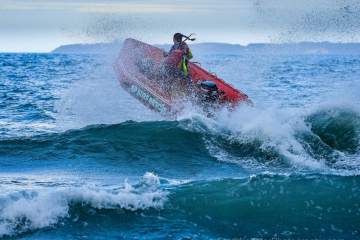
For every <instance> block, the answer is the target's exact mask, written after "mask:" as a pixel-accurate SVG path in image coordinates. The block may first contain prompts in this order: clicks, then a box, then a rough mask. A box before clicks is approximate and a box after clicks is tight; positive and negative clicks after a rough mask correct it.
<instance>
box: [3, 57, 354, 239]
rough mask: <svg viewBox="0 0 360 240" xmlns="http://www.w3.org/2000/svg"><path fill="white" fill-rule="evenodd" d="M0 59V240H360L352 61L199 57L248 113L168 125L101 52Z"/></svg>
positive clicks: (192, 116) (188, 114) (190, 114)
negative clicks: (245, 100)
mask: <svg viewBox="0 0 360 240" xmlns="http://www.w3.org/2000/svg"><path fill="white" fill-rule="evenodd" d="M0 59H1V61H0V238H4V239H196V238H197V239H218V238H225V239H234V238H238V239H239V238H243V239H244V238H248V239H250V238H258V239H259V238H270V239H271V238H277V239H289V238H297V239H309V238H314V239H315V238H317V239H330V238H331V239H334V238H337V239H360V231H359V227H360V206H359V205H360V178H359V166H360V107H359V106H360V99H359V95H358V92H359V89H360V79H359V76H360V67H359V66H360V56H359V55H204V56H199V57H198V59H196V60H198V61H201V62H202V65H203V67H204V68H205V69H206V70H211V71H212V72H216V74H217V75H218V76H219V77H220V78H222V79H224V80H225V81H227V82H229V83H230V84H232V85H234V87H236V88H238V89H240V90H242V91H243V92H244V93H246V94H247V95H249V98H250V99H251V100H252V101H253V102H254V105H255V107H253V108H251V107H239V108H238V109H236V110H235V111H233V112H228V111H226V110H223V111H221V112H216V113H214V118H211V119H210V118H207V117H206V116H204V115H202V114H201V113H199V112H197V111H196V109H187V110H186V111H185V112H184V113H183V114H182V115H181V116H179V117H178V119H176V120H173V121H170V120H166V119H163V118H162V117H161V116H159V115H158V114H157V113H155V112H152V111H151V110H149V109H147V108H146V107H145V106H143V105H142V104H141V103H140V102H138V101H137V100H136V99H134V98H132V97H131V96H130V95H129V94H128V93H126V92H125V91H124V90H122V89H121V87H120V84H119V82H118V80H117V78H116V75H115V73H114V70H113V69H112V61H113V57H112V56H107V55H96V54H92V55H86V54H82V55H77V54H0Z"/></svg>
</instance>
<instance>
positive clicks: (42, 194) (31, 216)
mask: <svg viewBox="0 0 360 240" xmlns="http://www.w3.org/2000/svg"><path fill="white" fill-rule="evenodd" d="M159 187H160V181H159V178H158V177H157V176H155V175H153V174H151V173H146V174H145V175H144V177H143V180H142V181H140V182H139V183H138V184H136V185H134V186H131V185H130V184H128V183H127V182H125V187H123V188H120V189H119V188H115V189H108V188H102V187H96V186H83V187H69V188H57V189H50V190H49V189H46V190H45V189H43V190H37V191H28V190H22V191H20V192H14V193H8V194H2V195H1V196H0V237H3V236H14V235H17V234H20V233H23V232H27V231H31V230H37V229H42V228H46V227H51V226H55V225H56V224H58V223H60V222H61V219H63V218H69V217H70V214H69V210H70V208H72V207H73V206H74V205H77V204H80V205H81V206H83V207H85V206H89V207H91V208H94V209H95V210H98V209H123V210H128V211H138V210H145V209H148V208H156V209H159V208H162V207H163V206H164V203H165V202H166V201H167V195H168V192H166V191H162V190H160V189H159Z"/></svg>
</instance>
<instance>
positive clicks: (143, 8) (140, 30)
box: [0, 0, 360, 52]
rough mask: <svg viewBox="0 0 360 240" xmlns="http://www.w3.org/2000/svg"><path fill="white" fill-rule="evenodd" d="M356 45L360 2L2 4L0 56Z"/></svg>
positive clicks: (54, 0) (75, 0) (60, 0)
mask: <svg viewBox="0 0 360 240" xmlns="http://www.w3.org/2000/svg"><path fill="white" fill-rule="evenodd" d="M176 32H181V33H183V34H190V33H196V38H197V41H196V42H198V43H200V42H224V43H232V44H241V45H247V44H249V43H268V42H271V43H281V42H300V41H330V42H360V0H222V1H215V0H192V1H188V0H181V1H177V0H175V1H171V0H146V1H145V0H144V1H136V0H133V1H125V0H116V1H115V0H105V1H95V0H86V1H85V0H47V1H45V0H0V52H49V51H51V50H53V49H54V48H56V47H58V46H60V45H64V44H72V43H95V42H113V41H122V40H124V39H125V38H128V37H132V38H136V39H139V40H142V41H145V42H148V43H151V44H155V43H158V44H163V43H171V42H172V36H173V34H174V33H176Z"/></svg>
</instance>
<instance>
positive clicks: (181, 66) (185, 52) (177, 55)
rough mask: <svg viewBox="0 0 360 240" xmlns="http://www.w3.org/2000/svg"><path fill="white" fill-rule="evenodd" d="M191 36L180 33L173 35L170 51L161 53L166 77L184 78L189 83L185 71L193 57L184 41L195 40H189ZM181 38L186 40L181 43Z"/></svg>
mask: <svg viewBox="0 0 360 240" xmlns="http://www.w3.org/2000/svg"><path fill="white" fill-rule="evenodd" d="M191 35H193V34H190V35H189V36H185V35H183V34H181V33H175V34H174V37H173V41H174V45H173V46H172V47H171V49H170V51H169V52H168V53H167V54H166V53H165V52H163V55H164V57H166V60H165V71H166V73H167V75H170V76H172V77H175V78H182V77H183V76H185V77H186V79H187V81H188V82H190V77H189V73H188V70H187V65H188V61H189V60H190V59H191V58H192V57H193V55H192V53H191V51H190V48H189V46H188V45H187V44H186V43H185V41H186V40H190V41H194V40H195V38H190V37H191ZM183 38H186V39H185V40H184V41H183Z"/></svg>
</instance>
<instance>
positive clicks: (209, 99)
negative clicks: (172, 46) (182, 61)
mask: <svg viewBox="0 0 360 240" xmlns="http://www.w3.org/2000/svg"><path fill="white" fill-rule="evenodd" d="M164 61H165V58H164V56H163V50H162V49H159V48H157V47H155V46H152V45H149V44H146V43H143V42H140V41H137V40H134V39H126V40H125V42H124V44H123V46H122V48H121V50H120V52H119V54H118V55H117V57H116V60H115V62H114V69H115V72H116V74H117V76H118V79H119V81H120V84H121V86H122V87H123V88H124V89H125V90H126V91H127V92H129V93H130V94H131V95H132V96H133V97H135V98H137V99H138V100H139V101H140V102H142V103H143V104H144V105H145V106H147V107H149V108H150V109H153V110H155V111H157V112H160V113H161V114H162V115H163V116H165V117H168V118H175V117H176V116H177V115H178V114H179V113H180V112H181V111H182V110H183V109H184V105H183V104H181V98H180V101H179V97H178V96H177V97H174V94H171V93H169V92H168V91H165V90H164V88H162V87H160V85H159V84H158V80H157V79H158V78H157V76H158V75H159V74H160V72H161V71H160V70H161V68H162V66H163V63H164ZM188 72H189V74H190V79H191V83H190V85H191V86H192V88H193V90H194V92H195V93H196V94H195V96H196V97H192V98H193V99H196V100H194V101H191V103H192V104H196V105H200V106H201V105H203V104H204V106H206V109H209V106H211V107H212V108H214V109H221V108H223V107H228V108H235V107H236V106H239V105H241V104H249V105H252V101H251V100H250V99H249V98H248V97H247V95H245V94H243V93H242V92H241V91H239V90H236V89H235V88H233V87H232V86H231V85H229V84H226V83H225V82H224V81H223V80H221V79H219V78H217V76H216V75H215V74H211V73H209V72H207V71H205V70H204V69H202V68H200V67H199V66H198V65H196V64H195V63H193V62H191V61H189V62H188ZM193 99H192V100H193Z"/></svg>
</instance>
